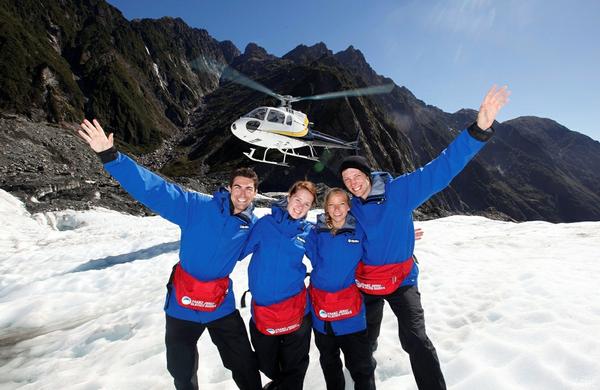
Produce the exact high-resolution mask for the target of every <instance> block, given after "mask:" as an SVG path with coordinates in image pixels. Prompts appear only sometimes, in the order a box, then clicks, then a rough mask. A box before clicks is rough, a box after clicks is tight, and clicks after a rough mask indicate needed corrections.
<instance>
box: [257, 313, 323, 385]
mask: <svg viewBox="0 0 600 390" xmlns="http://www.w3.org/2000/svg"><path fill="white" fill-rule="evenodd" d="M311 326H312V319H311V317H310V314H309V315H307V316H305V317H304V320H303V321H302V325H301V326H300V328H299V329H298V330H296V331H295V332H292V333H289V334H284V335H280V336H267V335H265V334H262V333H261V332H260V331H259V330H258V329H256V325H255V324H254V321H252V320H250V339H251V340H252V345H253V346H254V350H255V351H256V356H257V357H258V366H259V368H260V370H261V371H262V372H263V373H264V374H265V375H266V376H267V377H269V378H270V379H271V380H272V381H273V382H274V385H275V388H276V389H277V390H280V389H281V390H301V389H302V386H303V384H304V376H305V375H306V370H307V369H308V351H309V349H310V330H311Z"/></svg>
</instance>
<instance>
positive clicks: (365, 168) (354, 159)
mask: <svg viewBox="0 0 600 390" xmlns="http://www.w3.org/2000/svg"><path fill="white" fill-rule="evenodd" d="M348 168H355V169H358V170H359V171H361V172H363V173H364V174H365V175H367V177H368V178H369V180H371V167H370V166H369V162H368V161H367V159H366V158H364V157H363V156H348V157H346V158H345V159H344V160H343V161H342V164H341V165H340V170H339V174H340V176H342V172H344V170H346V169H348Z"/></svg>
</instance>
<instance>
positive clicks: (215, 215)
mask: <svg viewBox="0 0 600 390" xmlns="http://www.w3.org/2000/svg"><path fill="white" fill-rule="evenodd" d="M79 135H80V136H81V138H83V139H84V140H85V141H86V142H87V143H88V144H89V145H90V147H91V148H92V150H94V151H95V152H96V153H97V154H98V156H99V157H100V159H101V160H102V163H103V164H104V168H105V169H106V170H107V171H108V172H109V173H110V174H111V175H112V177H114V178H115V179H116V180H117V181H119V183H120V184H121V186H122V187H123V188H124V189H125V190H127V192H128V193H129V194H130V195H131V196H132V197H134V198H135V199H136V200H138V201H139V202H141V203H143V204H144V205H146V206H148V207H149V208H150V209H152V210H153V211H154V212H156V213H157V214H159V215H160V216H162V217H163V218H165V219H167V220H169V221H170V222H173V223H175V224H177V225H179V227H180V228H181V246H180V251H179V262H178V263H177V264H176V265H175V266H174V267H173V272H172V274H171V277H170V279H169V283H168V285H167V287H168V291H167V298H166V302H165V312H166V332H165V344H166V349H167V369H168V370H169V372H170V373H171V375H172V376H173V379H174V384H175V387H176V388H177V389H186V390H187V389H197V388H198V380H197V375H196V371H197V367H198V349H197V346H196V345H197V342H198V339H199V338H200V336H201V335H202V333H203V332H204V330H205V329H208V333H209V334H210V338H211V340H212V341H213V343H214V344H215V345H216V346H217V349H218V350H219V354H220V355H221V359H222V361H223V365H224V366H225V367H226V368H228V369H229V370H231V371H232V375H233V380H234V381H235V383H236V384H237V386H238V387H239V388H240V389H249V390H256V389H260V388H261V381H260V374H259V372H258V363H257V361H256V356H255V354H254V352H253V351H252V349H251V347H250V342H249V340H248V334H247V332H246V328H245V326H244V322H243V321H242V318H241V316H240V313H239V312H238V310H237V309H236V308H235V298H234V296H233V282H232V281H231V279H230V278H229V274H230V273H231V272H232V271H233V268H234V266H235V265H236V263H237V261H238V260H239V258H240V254H241V252H242V249H243V246H244V244H245V242H246V238H247V236H248V233H249V232H250V229H251V227H252V226H253V225H254V223H255V222H256V220H257V218H256V216H255V215H254V214H253V212H252V211H253V209H254V207H253V205H252V201H253V200H254V197H255V196H256V193H257V185H258V177H257V175H256V173H255V172H254V171H253V170H251V169H249V168H241V169H238V170H236V171H234V172H233V174H232V177H231V180H230V183H229V184H230V190H227V189H224V188H221V189H219V190H218V191H217V192H215V194H214V195H213V196H212V197H211V196H208V195H203V194H199V193H196V192H188V191H185V190H183V189H182V188H181V187H179V186H177V185H175V184H173V183H170V182H168V181H166V180H164V179H163V178H161V177H160V176H158V175H156V174H154V173H152V172H150V171H149V170H147V169H145V168H144V167H142V166H140V165H138V164H136V163H135V162H134V161H133V160H132V159H130V158H129V157H127V156H125V155H124V154H122V153H119V152H118V151H117V150H116V149H115V148H114V146H113V135H112V134H109V136H108V137H107V136H106V134H105V133H104V130H102V127H101V126H100V123H98V121H96V120H95V119H94V121H93V123H91V122H89V121H88V120H87V119H85V120H84V121H83V123H82V124H81V129H80V130H79Z"/></svg>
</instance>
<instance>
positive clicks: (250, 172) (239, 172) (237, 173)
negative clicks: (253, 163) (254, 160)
mask: <svg viewBox="0 0 600 390" xmlns="http://www.w3.org/2000/svg"><path fill="white" fill-rule="evenodd" d="M238 177H245V178H248V179H252V182H254V188H258V175H257V174H256V172H254V169H252V168H246V167H242V168H236V169H234V170H233V171H232V172H231V174H230V175H229V188H232V187H233V183H234V182H235V179H236V178H238Z"/></svg>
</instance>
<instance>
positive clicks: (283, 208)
mask: <svg viewBox="0 0 600 390" xmlns="http://www.w3.org/2000/svg"><path fill="white" fill-rule="evenodd" d="M271 216H272V217H273V219H274V221H275V225H276V227H277V229H278V230H279V231H281V232H282V233H287V234H291V235H295V234H298V233H299V232H301V231H304V229H305V228H306V226H307V225H311V223H310V222H308V221H307V220H306V217H304V218H300V219H293V218H292V217H291V216H290V214H289V213H288V211H287V199H283V200H280V201H278V202H276V203H274V204H273V206H271Z"/></svg>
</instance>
